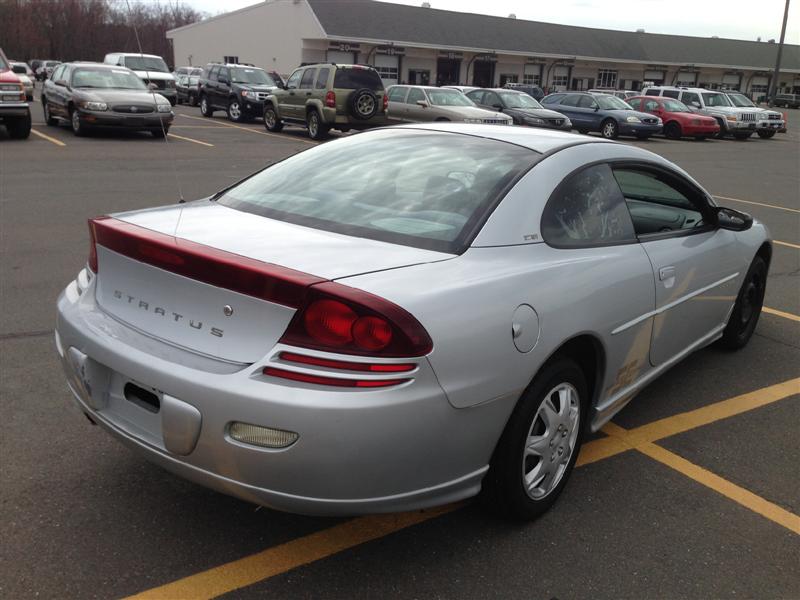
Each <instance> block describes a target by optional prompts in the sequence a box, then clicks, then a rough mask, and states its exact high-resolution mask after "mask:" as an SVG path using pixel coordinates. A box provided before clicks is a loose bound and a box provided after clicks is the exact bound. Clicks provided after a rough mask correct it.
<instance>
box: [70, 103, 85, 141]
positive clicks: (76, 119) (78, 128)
mask: <svg viewBox="0 0 800 600" xmlns="http://www.w3.org/2000/svg"><path fill="white" fill-rule="evenodd" d="M69 123H70V127H71V128H72V133H74V134H75V135H76V136H77V137H83V136H85V135H86V133H87V131H86V130H87V127H86V125H84V124H83V123H82V122H81V118H80V114H79V113H78V109H76V108H73V109H72V112H71V113H70V114H69Z"/></svg>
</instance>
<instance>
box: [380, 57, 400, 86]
mask: <svg viewBox="0 0 800 600" xmlns="http://www.w3.org/2000/svg"><path fill="white" fill-rule="evenodd" d="M375 70H376V71H378V74H380V76H381V79H383V85H385V86H390V85H394V84H395V83H399V82H400V57H399V56H387V55H385V54H377V55H375Z"/></svg>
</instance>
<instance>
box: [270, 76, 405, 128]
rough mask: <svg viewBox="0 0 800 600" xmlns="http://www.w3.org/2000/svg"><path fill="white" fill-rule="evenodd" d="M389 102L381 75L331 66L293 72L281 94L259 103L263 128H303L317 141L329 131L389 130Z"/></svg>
mask: <svg viewBox="0 0 800 600" xmlns="http://www.w3.org/2000/svg"><path fill="white" fill-rule="evenodd" d="M388 104H389V98H388V96H387V95H386V90H385V89H384V87H383V81H381V77H380V75H378V72H377V71H376V70H375V69H373V68H372V67H367V66H364V65H337V64H334V63H326V64H318V65H306V66H304V67H300V68H299V69H295V71H294V72H293V73H292V74H291V75H290V76H289V79H287V80H286V85H285V86H284V87H283V88H282V89H277V90H275V91H274V92H273V93H272V94H270V95H269V96H267V98H266V99H265V101H264V126H265V127H266V128H267V130H268V131H280V130H281V129H283V125H284V124H286V123H288V124H294V125H302V126H304V127H306V128H307V129H308V135H309V136H310V137H311V138H312V139H315V140H320V139H323V138H325V136H327V135H328V131H330V130H331V129H338V130H339V131H349V130H351V129H366V128H368V127H377V126H381V125H386V124H388V121H387V120H386V109H387V107H388Z"/></svg>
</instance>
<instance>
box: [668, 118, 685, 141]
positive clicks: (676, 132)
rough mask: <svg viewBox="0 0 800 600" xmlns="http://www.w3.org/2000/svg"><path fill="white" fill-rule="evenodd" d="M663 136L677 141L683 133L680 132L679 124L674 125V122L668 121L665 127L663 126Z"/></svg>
mask: <svg viewBox="0 0 800 600" xmlns="http://www.w3.org/2000/svg"><path fill="white" fill-rule="evenodd" d="M664 135H665V136H666V137H668V138H669V139H671V140H679V139H681V137H683V131H682V130H681V125H680V123H676V122H675V121H670V122H669V123H667V124H666V125H664Z"/></svg>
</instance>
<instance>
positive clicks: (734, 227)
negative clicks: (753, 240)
mask: <svg viewBox="0 0 800 600" xmlns="http://www.w3.org/2000/svg"><path fill="white" fill-rule="evenodd" d="M752 226H753V217H751V216H750V215H748V214H747V213H745V212H741V211H738V210H734V209H732V208H724V207H719V208H717V227H719V228H720V229H727V230H729V231H747V230H748V229H750V228H751V227H752Z"/></svg>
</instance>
